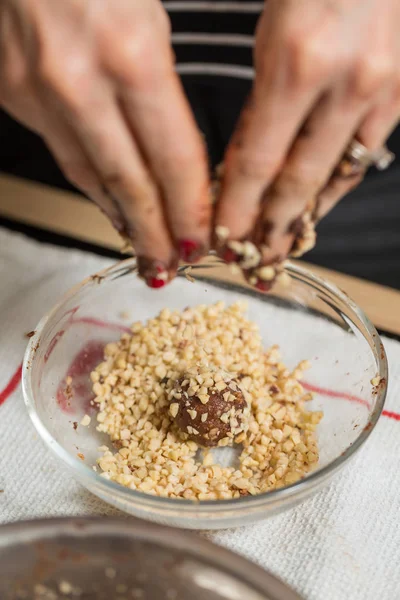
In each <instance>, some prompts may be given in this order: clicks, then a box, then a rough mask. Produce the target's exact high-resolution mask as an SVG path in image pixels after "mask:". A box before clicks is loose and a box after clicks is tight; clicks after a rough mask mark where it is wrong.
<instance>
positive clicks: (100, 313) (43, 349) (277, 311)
mask: <svg viewBox="0 0 400 600" xmlns="http://www.w3.org/2000/svg"><path fill="white" fill-rule="evenodd" d="M286 273H287V274H288V276H289V277H290V285H286V286H276V287H275V288H274V289H273V291H272V292H271V293H269V294H262V293H259V292H257V291H254V290H253V289H251V288H250V287H249V286H248V285H247V284H246V283H244V281H243V280H242V278H241V276H236V275H233V274H232V272H231V270H230V269H229V267H228V266H227V265H225V264H223V263H221V261H219V260H218V259H217V258H215V257H208V258H207V259H206V260H205V261H204V262H203V263H202V264H199V265H196V266H195V267H192V269H191V276H190V275H189V276H188V273H187V271H186V269H185V268H184V267H182V268H181V269H180V270H179V274H178V275H179V276H178V277H177V278H176V279H175V280H174V281H173V282H172V283H171V284H170V285H169V286H167V287H166V288H164V289H163V290H151V289H148V288H147V287H146V286H145V285H144V283H143V282H142V281H141V280H140V279H139V278H138V277H137V271H136V263H135V260H134V259H128V260H126V261H123V262H121V263H119V264H117V265H115V266H113V267H111V268H109V269H106V270H104V271H102V272H100V273H99V274H97V275H94V276H91V277H89V278H87V279H86V280H84V281H83V282H82V283H81V284H79V285H77V286H76V287H74V288H73V289H72V290H71V291H70V292H69V293H67V294H66V295H65V296H64V298H63V299H62V300H61V301H60V302H59V303H58V304H57V306H55V307H54V308H53V310H51V311H50V312H49V313H48V314H47V315H46V316H45V317H44V318H43V319H42V320H41V321H40V323H39V324H38V326H37V328H36V332H35V335H34V336H33V337H32V338H31V339H30V342H29V345H28V348H27V351H26V354H25V359H24V365H23V377H22V382H23V391H24V397H25V402H26V405H27V407H28V411H29V414H30V416H31V418H32V420H33V423H34V425H35V427H36V429H37V430H38V432H39V434H40V435H41V437H42V438H43V440H44V441H45V443H46V444H47V445H48V446H49V448H50V449H51V450H52V451H53V452H54V453H55V454H56V456H57V457H58V459H59V460H60V461H61V462H62V463H63V464H64V465H65V466H66V467H69V468H70V469H71V471H72V472H73V474H74V476H75V477H76V478H77V479H78V480H79V481H80V482H81V483H82V484H83V485H84V486H85V487H86V488H87V489H89V490H90V491H91V492H93V493H94V494H95V495H96V496H98V497H100V498H102V499H103V500H105V501H106V502H108V503H109V504H112V505H114V506H116V507H117V508H119V509H120V510H122V511H125V512H127V513H130V514H132V515H136V516H138V517H141V518H144V519H148V520H153V521H157V522H160V523H164V524H169V525H173V526H177V527H185V528H193V529H217V528H224V527H231V526H238V525H243V524H246V523H250V522H252V521H255V520H257V519H265V518H267V517H269V516H270V515H274V514H276V513H277V512H279V511H282V510H284V509H286V508H289V507H292V506H294V505H296V504H298V503H299V502H301V501H303V500H305V499H306V498H307V497H309V496H311V495H312V494H314V493H315V492H317V491H318V490H319V489H320V488H321V487H322V486H323V485H324V484H326V483H327V482H328V481H330V480H331V478H332V477H333V475H334V474H335V473H337V472H338V471H339V470H340V469H341V468H342V467H343V466H344V465H345V464H346V462H347V461H348V460H349V459H350V458H351V457H352V456H354V454H355V452H356V451H357V450H358V449H359V448H360V447H361V446H362V445H363V443H364V442H365V441H366V439H367V438H368V436H369V435H370V434H371V432H372V430H373V429H374V427H375V425H376V422H377V420H378V418H379V416H380V414H381V412H382V409H383V405H384V400H385V396H386V389H387V360H386V355H385V350H384V348H383V345H382V342H381V340H380V338H379V335H378V334H377V332H376V330H375V328H374V327H373V325H372V324H371V323H370V322H369V320H368V319H367V318H366V316H365V315H364V314H363V312H362V311H361V310H360V309H359V308H358V307H357V306H356V305H355V304H354V302H352V301H351V300H350V298H349V297H348V296H347V295H346V294H345V293H343V292H341V291H340V290H339V289H338V288H336V287H335V286H334V285H332V284H330V283H328V282H326V281H323V280H321V279H319V278H318V277H315V276H314V275H313V274H312V273H310V272H308V271H306V270H304V269H303V268H301V267H299V266H297V265H296V264H289V265H288V266H287V268H286ZM193 280H194V281H193ZM239 299H240V300H246V301H247V303H248V315H249V317H250V318H251V319H252V320H253V321H255V322H256V323H257V324H258V326H259V328H260V332H261V335H262V338H263V342H264V345H265V347H268V346H271V345H273V344H279V346H280V348H281V352H282V355H283V361H284V362H285V364H286V365H287V366H288V367H289V368H294V367H295V366H296V364H297V363H298V362H299V361H301V360H303V359H308V360H309V361H310V362H311V365H312V366H311V369H310V370H309V371H307V373H306V376H305V381H304V385H305V387H306V388H307V389H309V390H311V391H313V392H314V393H315V396H314V399H313V400H312V401H311V403H310V408H311V409H313V410H322V411H323V412H324V418H323V419H322V421H321V423H320V424H319V426H318V428H317V431H318V443H319V449H320V460H319V463H318V465H317V468H316V469H315V470H314V471H312V472H311V473H310V474H308V475H307V476H306V477H305V478H303V479H301V480H300V481H298V482H296V483H294V484H292V485H290V486H287V487H284V488H280V489H277V490H274V491H271V492H268V493H264V494H260V495H258V496H245V497H241V498H238V499H233V500H218V501H200V502H192V501H189V500H181V499H170V498H161V497H157V496H151V495H147V494H145V493H142V492H138V491H134V490H131V489H129V488H125V487H122V486H120V485H119V484H117V483H114V482H112V481H109V480H106V479H104V478H103V477H101V476H100V473H99V472H95V471H94V470H93V466H94V465H95V464H96V460H97V459H98V458H99V455H100V453H99V450H98V448H99V447H100V446H102V445H104V444H107V442H108V444H110V442H109V440H108V438H107V437H106V436H105V435H104V434H101V433H99V432H97V431H96V418H95V414H94V413H95V409H94V408H93V407H92V406H91V404H90V400H91V399H92V392H91V382H90V379H89V373H90V371H91V370H92V369H93V368H94V367H95V366H96V365H97V364H98V363H99V362H101V360H102V358H103V347H104V344H106V343H108V342H110V341H115V340H118V339H119V336H120V334H121V333H122V332H124V331H125V330H127V329H128V327H129V325H130V323H132V322H134V321H138V320H145V319H147V318H149V317H153V316H155V315H156V314H157V313H158V312H159V311H160V310H161V309H163V308H165V307H168V308H170V309H183V308H185V307H186V306H188V305H190V306H195V305H197V304H211V303H214V302H216V301H219V300H224V301H226V303H232V302H234V301H237V300H239ZM68 377H70V378H71V380H72V381H71V382H70V383H68V382H69V381H70V380H69V379H68ZM376 377H378V378H379V381H380V383H379V384H378V385H376V386H374V385H372V383H371V380H373V379H374V378H376ZM87 413H88V414H92V416H93V417H94V418H92V420H91V424H90V426H89V427H83V426H81V425H79V423H80V421H81V419H82V417H83V416H84V415H85V414H87ZM218 452H219V451H218Z"/></svg>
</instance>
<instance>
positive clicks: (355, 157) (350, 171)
mask: <svg viewBox="0 0 400 600" xmlns="http://www.w3.org/2000/svg"><path fill="white" fill-rule="evenodd" d="M394 159H395V155H394V154H393V152H390V150H388V148H387V147H386V146H382V147H381V148H378V149H377V150H373V151H371V150H368V148H367V147H366V146H364V144H362V143H361V142H359V141H358V140H356V139H353V140H352V141H351V142H350V144H349V146H348V147H347V148H346V151H345V152H344V154H343V157H342V159H341V160H340V162H339V164H338V165H337V167H336V169H335V172H334V175H335V176H339V177H341V178H347V177H354V176H355V175H362V174H364V173H365V172H366V171H367V170H368V169H369V168H370V167H372V166H374V167H376V168H377V169H378V170H379V171H384V170H385V169H387V168H388V167H389V166H390V165H391V164H392V162H393V161H394Z"/></svg>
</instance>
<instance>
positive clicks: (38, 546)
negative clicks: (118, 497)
mask: <svg viewBox="0 0 400 600" xmlns="http://www.w3.org/2000/svg"><path fill="white" fill-rule="evenodd" d="M46 591H47V593H46ZM35 592H36V593H35ZM0 598H1V600H23V599H25V600H27V599H30V600H39V599H40V600H46V598H47V599H49V600H50V599H52V600H68V599H69V600H71V599H73V598H78V599H79V598H81V599H82V600H84V599H85V600H124V599H125V600H127V598H131V599H132V600H134V599H135V598H136V599H137V600H146V599H147V600H150V599H151V600H206V599H207V600H238V599H242V598H243V599H246V600H301V598H300V596H298V595H297V594H296V593H295V592H294V591H292V590H291V589H289V588H288V587H287V586H286V585H285V584H284V583H282V582H281V581H280V580H279V579H276V578H275V577H274V576H273V575H271V574H270V573H268V572H267V571H264V569H261V568H260V567H257V566H256V565H253V564H252V563H250V562H248V561H247V560H245V559H244V558H241V557H240V556H237V555H236V554H233V552H229V551H228V550H225V549H223V548H220V547H219V546H215V545H214V544H211V543H210V542H208V541H206V540H203V539H200V538H199V537H198V536H193V535H190V534H188V533H187V532H184V531H178V532H177V531H172V532H171V530H170V529H169V528H167V527H161V526H159V525H155V524H154V523H144V522H140V521H138V520H136V519H135V520H132V521H131V522H129V523H127V522H126V521H125V520H121V519H120V520H118V519H102V518H97V519H83V518H81V519H49V520H39V521H31V522H27V523H24V522H22V523H21V522H20V523H14V524H12V525H6V526H4V527H1V528H0Z"/></svg>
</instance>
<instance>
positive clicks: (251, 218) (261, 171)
mask: <svg viewBox="0 0 400 600" xmlns="http://www.w3.org/2000/svg"><path fill="white" fill-rule="evenodd" d="M262 87H264V86H262ZM260 88H261V85H260V86H259V88H258V90H257V86H256V88H255V90H254V92H253V94H252V98H251V99H250V101H249V102H248V104H247V106H246V107H245V108H244V111H243V113H242V115H241V118H240V120H239V124H238V127H237V129H236V132H235V134H234V136H233V138H232V141H231V142H230V144H229V147H228V150H227V153H226V156H225V172H224V178H223V182H222V189H221V196H220V199H219V202H218V208H217V217H216V222H217V225H220V226H221V225H222V226H225V227H227V228H228V230H229V232H230V237H231V238H232V239H241V238H243V237H245V236H247V235H248V234H249V232H250V231H251V229H252V227H253V225H254V222H255V220H256V217H257V214H258V212H259V208H260V203H261V200H262V197H263V194H264V192H265V190H266V189H267V188H268V186H269V185H270V183H271V181H272V180H273V179H274V177H275V176H276V174H277V172H278V171H279V169H280V168H281V166H282V164H283V163H284V160H285V157H286V154H287V152H288V150H289V147H290V145H291V143H292V142H293V139H294V137H295V135H296V133H297V130H298V128H299V124H301V123H302V121H303V120H304V118H305V116H306V114H307V111H308V110H309V109H310V107H311V106H312V104H313V102H314V101H315V99H316V96H315V93H314V91H312V90H307V92H302V93H300V94H299V96H298V97H297V98H296V101H295V102H294V101H293V99H292V98H290V97H289V95H288V94H285V93H282V91H281V90H280V89H279V88H276V89H273V88H270V89H267V87H266V86H265V91H264V92H262V91H259V90H260ZM263 96H264V97H263Z"/></svg>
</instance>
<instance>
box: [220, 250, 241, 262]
mask: <svg viewBox="0 0 400 600" xmlns="http://www.w3.org/2000/svg"><path fill="white" fill-rule="evenodd" d="M219 256H220V257H221V258H222V260H224V261H225V262H226V263H228V264H230V263H233V262H237V260H238V258H239V257H238V255H237V254H236V252H234V251H233V250H231V248H227V247H225V248H223V249H222V250H221V251H220V252H219Z"/></svg>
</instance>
